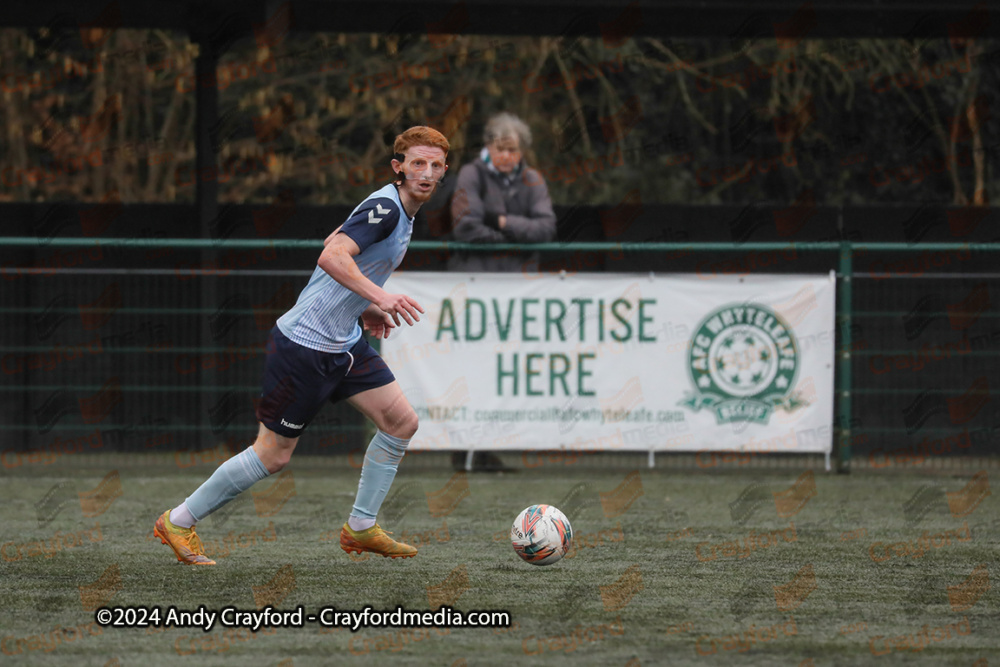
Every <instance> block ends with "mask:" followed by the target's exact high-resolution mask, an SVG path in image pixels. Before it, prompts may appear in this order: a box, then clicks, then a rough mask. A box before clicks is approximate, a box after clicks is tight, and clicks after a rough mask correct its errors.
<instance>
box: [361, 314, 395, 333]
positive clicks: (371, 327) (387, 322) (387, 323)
mask: <svg viewBox="0 0 1000 667" xmlns="http://www.w3.org/2000/svg"><path fill="white" fill-rule="evenodd" d="M361 324H362V325H363V326H364V330H365V331H367V332H369V333H370V334H371V335H372V336H374V337H375V338H376V339H378V338H388V337H389V331H391V330H392V329H395V328H396V325H395V324H393V323H392V317H390V315H389V313H385V312H383V311H381V310H379V309H378V308H369V309H368V310H366V311H365V312H363V313H361Z"/></svg>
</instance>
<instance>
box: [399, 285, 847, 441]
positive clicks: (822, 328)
mask: <svg viewBox="0 0 1000 667" xmlns="http://www.w3.org/2000/svg"><path fill="white" fill-rule="evenodd" d="M385 287H386V289H387V290H388V291H389V292H392V293H402V294H406V295H408V296H410V297H413V298H414V299H416V300H417V302H418V303H420V305H421V306H422V307H423V308H424V309H425V310H426V313H425V314H424V315H422V316H421V321H420V322H419V323H417V324H416V325H415V326H413V327H408V326H406V324H405V323H404V324H403V325H402V326H401V327H399V328H397V329H394V330H393V331H392V334H391V335H390V337H389V339H388V340H383V341H382V347H381V354H382V356H383V358H384V359H385V360H386V362H387V363H388V365H389V368H390V369H392V371H393V373H394V374H395V376H396V378H397V379H398V380H399V383H400V385H401V387H402V388H403V391H404V392H405V394H406V397H407V398H408V399H409V401H410V403H411V404H412V405H413V407H414V408H415V409H416V411H417V414H418V416H419V418H420V427H419V430H418V431H417V434H416V436H415V437H414V438H413V440H412V441H411V443H410V448H411V449H437V450H470V449H477V450H535V449H543V450H552V449H566V450H612V451H613V450H620V451H654V452H664V451H720V450H726V451H740V452H759V453H768V452H790V453H804V452H814V453H815V452H822V453H829V452H830V451H831V449H832V443H833V392H834V387H833V372H834V340H835V329H834V327H835V324H834V323H835V292H836V289H835V287H836V286H835V282H834V278H833V275H832V274H831V275H751V276H744V277H739V276H721V275H712V276H701V275H655V276H648V275H646V276H641V275H630V274H576V275H567V276H563V277H560V276H538V277H536V278H535V279H529V278H526V277H525V276H523V275H521V274H500V273H482V274H463V273H416V272H414V273H407V272H400V273H396V274H394V275H393V276H392V277H391V278H390V279H389V282H388V283H387V284H386V286H385Z"/></svg>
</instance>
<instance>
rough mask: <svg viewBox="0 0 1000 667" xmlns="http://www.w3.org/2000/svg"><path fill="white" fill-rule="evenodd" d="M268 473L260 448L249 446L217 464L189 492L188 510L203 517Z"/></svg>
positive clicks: (199, 519) (197, 516)
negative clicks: (197, 485)
mask: <svg viewBox="0 0 1000 667" xmlns="http://www.w3.org/2000/svg"><path fill="white" fill-rule="evenodd" d="M268 474H269V473H268V472H267V468H265V467H264V464H263V463H261V462H260V457H258V456H257V452H255V451H254V450H253V447H252V446H251V447H247V448H246V449H244V450H243V451H242V452H240V453H239V454H237V455H236V456H234V457H233V458H231V459H229V460H228V461H226V462H225V463H223V464H222V465H221V466H219V467H218V468H216V469H215V472H214V473H212V476H211V477H209V478H208V479H207V480H206V481H205V483H204V484H202V485H201V486H199V487H198V488H197V490H195V492H194V493H192V494H191V495H190V496H188V498H187V500H186V501H185V502H186V503H187V507H188V511H189V512H191V514H192V516H194V518H195V519H197V520H198V521H201V520H202V519H204V518H205V517H207V516H208V515H209V514H211V513H212V512H214V511H215V510H217V509H219V508H220V507H222V506H223V505H225V504H226V503H228V502H229V501H230V500H232V499H233V498H235V497H236V496H238V495H240V493H242V492H243V491H246V490H247V489H249V488H250V487H251V486H253V485H254V484H255V483H256V482H258V481H260V480H262V479H264V478H265V477H267V476H268Z"/></svg>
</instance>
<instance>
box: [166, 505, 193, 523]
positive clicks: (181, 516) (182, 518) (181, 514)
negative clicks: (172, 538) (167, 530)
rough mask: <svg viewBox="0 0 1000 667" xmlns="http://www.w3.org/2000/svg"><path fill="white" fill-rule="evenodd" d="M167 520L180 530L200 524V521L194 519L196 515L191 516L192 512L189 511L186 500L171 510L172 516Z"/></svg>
mask: <svg viewBox="0 0 1000 667" xmlns="http://www.w3.org/2000/svg"><path fill="white" fill-rule="evenodd" d="M167 518H168V519H170V523H172V524H174V525H175V526H177V527H178V528H190V527H191V526H193V525H194V524H196V523H198V519H196V518H194V514H191V510H189V509H188V505H187V501H186V500H185V501H184V502H182V503H181V504H180V505H178V506H177V507H175V508H174V509H172V510H170V515H169V516H168V517H167Z"/></svg>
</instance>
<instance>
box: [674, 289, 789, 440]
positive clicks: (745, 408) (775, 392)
mask: <svg viewBox="0 0 1000 667" xmlns="http://www.w3.org/2000/svg"><path fill="white" fill-rule="evenodd" d="M798 370H799V345H798V341H797V340H796V339H795V332H794V331H793V330H792V328H791V327H790V326H788V323H787V322H785V320H784V319H782V317H781V316H780V315H778V314H777V313H776V312H774V311H773V310H771V309H770V308H768V307H767V306H762V305H759V304H745V303H744V304H738V305H729V306H723V307H722V308H718V309H716V310H714V311H712V312H711V313H709V315H708V316H707V317H705V319H704V320H702V321H701V323H700V324H699V325H698V327H697V329H695V332H694V335H693V336H692V337H691V344H690V347H689V352H688V373H689V375H690V377H691V382H692V384H693V385H694V389H695V392H694V394H693V395H689V396H687V397H686V398H685V399H684V400H683V401H681V403H680V405H683V406H686V407H689V408H691V409H692V410H694V411H695V412H697V411H698V410H700V409H701V408H712V409H713V410H714V411H715V415H716V418H717V420H718V422H719V423H720V424H722V423H727V422H735V421H751V422H757V423H761V424H766V423H767V421H768V419H769V418H770V416H771V413H772V412H773V411H774V409H775V408H784V409H786V410H794V409H795V408H797V407H799V406H801V405H803V403H802V402H801V401H799V400H798V399H797V397H795V395H794V394H793V389H794V387H795V379H796V377H797V376H798Z"/></svg>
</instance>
